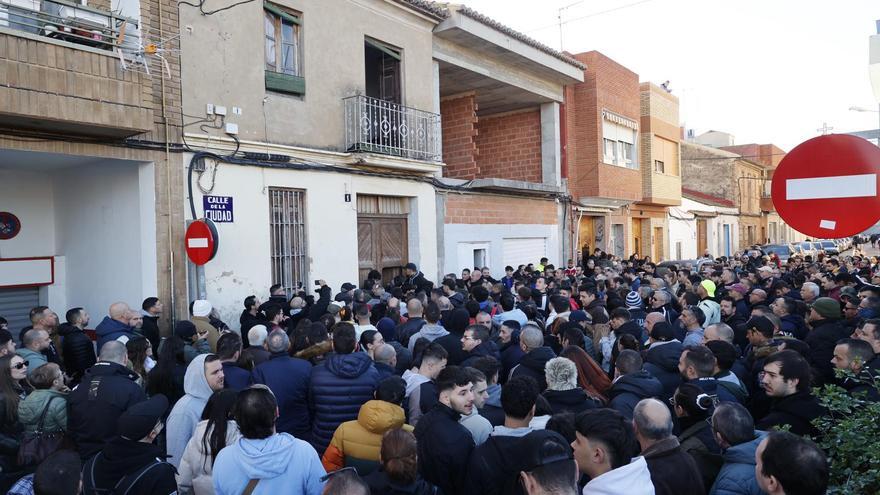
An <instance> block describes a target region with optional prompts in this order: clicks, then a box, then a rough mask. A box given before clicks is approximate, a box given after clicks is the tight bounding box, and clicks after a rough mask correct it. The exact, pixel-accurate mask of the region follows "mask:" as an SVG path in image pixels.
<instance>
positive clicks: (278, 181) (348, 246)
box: [184, 155, 437, 328]
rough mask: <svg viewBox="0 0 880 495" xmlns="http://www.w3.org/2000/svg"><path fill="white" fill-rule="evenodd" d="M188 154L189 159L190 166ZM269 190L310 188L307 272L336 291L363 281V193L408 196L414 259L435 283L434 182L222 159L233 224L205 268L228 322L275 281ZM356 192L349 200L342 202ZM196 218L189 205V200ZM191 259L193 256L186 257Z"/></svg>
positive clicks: (221, 226) (221, 182) (221, 180)
mask: <svg viewBox="0 0 880 495" xmlns="http://www.w3.org/2000/svg"><path fill="white" fill-rule="evenodd" d="M189 158H190V155H186V156H185V157H184V164H186V163H188V160H189ZM270 187H285V188H293V189H301V190H305V192H306V194H305V201H306V232H307V234H306V236H307V242H308V256H309V263H308V264H307V268H308V272H309V276H308V277H307V278H306V287H307V289H308V290H313V289H314V286H313V284H312V280H314V279H325V280H326V281H327V283H328V284H329V285H330V286H331V287H332V288H333V290H334V294H335V293H336V292H338V290H339V287H340V286H341V285H342V284H343V283H344V282H352V283H357V282H358V240H357V209H356V195H357V194H376V195H391V196H404V197H410V198H412V199H411V201H410V211H411V213H410V216H409V219H408V230H409V234H408V237H409V246H408V250H409V257H410V261H412V262H414V263H416V264H418V265H419V269H420V270H421V271H422V272H423V273H424V274H425V276H426V277H427V278H428V279H429V280H432V281H436V280H435V274H436V273H437V228H436V204H435V194H434V189H433V187H431V186H430V185H428V184H424V183H419V182H414V181H408V180H399V179H391V178H382V177H366V176H356V175H347V174H339V173H332V172H316V171H299V170H290V169H269V168H261V167H251V166H238V165H231V164H222V165H221V166H220V169H219V171H218V173H217V178H216V184H215V186H214V189H213V191H212V193H211V194H212V195H217V196H232V197H233V198H234V199H233V205H234V220H235V221H234V223H218V224H216V225H217V231H218V235H219V237H220V247H219V249H218V251H217V256H216V257H215V258H214V259H213V260H211V261H210V262H208V264H207V265H205V279H206V285H207V294H208V299H209V300H210V301H211V303H212V304H213V305H214V307H216V308H217V309H218V311H219V312H220V315H221V317H222V318H223V320H224V321H225V322H226V323H227V324H229V325H230V326H231V327H233V328H237V327H238V317H239V315H240V314H241V311H242V309H243V308H244V306H243V304H242V303H243V301H244V298H245V297H247V296H249V295H251V294H256V295H257V296H258V297H259V298H260V299H261V300H265V299H266V298H267V297H268V290H269V286H270V285H271V283H272V278H271V277H272V274H271V259H270V252H271V247H270V239H269V195H268V191H269V188H270ZM347 192H349V193H351V194H352V198H351V202H350V203H346V202H345V201H344V195H345V193H347ZM193 194H194V199H195V204H196V214H197V215H198V216H202V215H203V213H204V212H203V207H202V193H201V192H200V191H199V189H198V188H197V187H194V189H193ZM185 208H186V212H187V213H186V216H187V218H189V217H190V213H189V211H190V210H189V205H188V204H186V205H185ZM187 262H188V261H187Z"/></svg>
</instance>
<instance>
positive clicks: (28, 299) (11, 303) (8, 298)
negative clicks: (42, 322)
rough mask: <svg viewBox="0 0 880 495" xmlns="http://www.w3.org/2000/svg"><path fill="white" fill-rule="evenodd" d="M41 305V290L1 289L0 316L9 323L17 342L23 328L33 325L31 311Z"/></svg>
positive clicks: (34, 288) (28, 288) (30, 288)
mask: <svg viewBox="0 0 880 495" xmlns="http://www.w3.org/2000/svg"><path fill="white" fill-rule="evenodd" d="M39 305H40V289H39V288H38V287H27V288H24V289H0V316H2V317H4V318H6V320H7V321H9V331H10V332H11V333H12V336H13V337H14V338H15V340H16V341H17V340H18V333H19V332H20V331H21V329H22V328H24V327H26V326H28V325H30V324H31V321H30V318H28V315H29V314H30V312H31V309H32V308H34V307H36V306H39Z"/></svg>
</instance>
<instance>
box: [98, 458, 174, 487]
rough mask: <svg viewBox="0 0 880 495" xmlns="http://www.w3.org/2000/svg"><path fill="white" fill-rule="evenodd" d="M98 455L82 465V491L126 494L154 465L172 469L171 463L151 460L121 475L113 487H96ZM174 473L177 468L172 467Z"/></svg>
mask: <svg viewBox="0 0 880 495" xmlns="http://www.w3.org/2000/svg"><path fill="white" fill-rule="evenodd" d="M98 457H101V452H99V453H98V454H97V455H95V457H92V458H91V459H89V460H88V461H86V464H85V465H84V466H83V471H82V472H83V493H89V489H91V493H95V494H99V495H128V494H129V493H130V492H131V489H132V488H134V487H135V486H136V485H137V484H138V482H139V481H140V480H141V478H143V477H144V476H146V475H147V473H148V472H149V471H151V470H152V469H153V468H155V467H156V466H160V465H162V464H167V465H168V466H171V468H172V469H174V466H173V465H172V464H169V463H167V462H165V461H160V460H159V459H155V460H153V462H151V463H150V464H147V465H146V466H144V467H142V468H140V469H138V470H137V471H135V472H133V473H131V474H129V475H127V476H123V477H122V478H121V479H120V480H119V481H118V482H117V483H116V485H115V486H114V487H113V488H98V487H97V486H95V464H96V463H97V461H98ZM174 473H175V474H177V470H176V469H174Z"/></svg>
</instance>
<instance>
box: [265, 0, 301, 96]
mask: <svg viewBox="0 0 880 495" xmlns="http://www.w3.org/2000/svg"><path fill="white" fill-rule="evenodd" d="M263 16H264V17H263V64H264V68H265V82H266V89H268V90H270V91H277V92H280V93H289V94H294V95H304V94H305V92H306V81H305V78H304V77H303V39H302V38H303V37H302V15H301V14H298V13H294V12H290V11H287V10H285V9H284V8H282V7H279V6H278V5H275V4H271V3H268V2H265V3H263ZM269 18H271V22H272V24H273V27H274V32H273V33H272V37H270V36H269V34H268V33H267V32H266V31H267V25H266V22H267V21H268V20H269ZM284 25H289V26H291V27H292V29H293V42H294V43H293V45H294V46H293V49H294V52H295V53H294V56H295V57H296V61H295V63H294V67H293V69H292V72H293V73H290V72H285V71H284V69H283V68H282V64H283V56H284V46H285V45H289V44H290V43H285V41H284V35H283V26H284ZM270 41H271V42H273V43H274V45H275V63H274V65H270V64H269V61H268V57H267V55H268V53H267V50H266V46H267V44H268V43H269V42H270Z"/></svg>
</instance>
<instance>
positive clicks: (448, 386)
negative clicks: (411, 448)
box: [414, 366, 474, 494]
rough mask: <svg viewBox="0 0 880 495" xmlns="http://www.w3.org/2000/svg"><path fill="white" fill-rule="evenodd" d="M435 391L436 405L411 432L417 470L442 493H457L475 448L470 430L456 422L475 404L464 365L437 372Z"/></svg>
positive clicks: (468, 375)
mask: <svg viewBox="0 0 880 495" xmlns="http://www.w3.org/2000/svg"><path fill="white" fill-rule="evenodd" d="M437 390H438V392H439V394H440V396H439V400H438V402H437V404H435V405H434V408H433V409H431V410H430V411H429V412H428V414H426V415H424V416H423V417H422V419H421V420H420V421H419V423H418V424H417V425H416V429H415V431H414V433H415V436H416V439H417V440H418V451H419V452H418V454H419V471H421V474H422V477H423V478H424V479H425V481H428V482H429V483H432V484H434V485H437V486H438V487H439V488H440V489H441V490H443V493H449V494H458V493H461V492H462V489H463V488H464V476H463V475H462V474H463V473H464V472H465V470H466V469H467V463H468V458H469V457H470V455H471V452H472V451H473V450H474V439H473V437H472V436H471V433H470V432H469V431H468V430H467V428H465V427H464V426H462V425H461V424H460V423H459V422H458V421H459V419H460V418H461V416H462V415H463V414H464V415H467V414H470V413H471V410H472V409H473V407H474V391H473V384H472V383H471V375H470V373H468V372H467V371H465V369H464V368H460V367H458V366H450V367H448V368H446V369H444V370H443V371H441V372H440V374H439V375H437Z"/></svg>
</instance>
